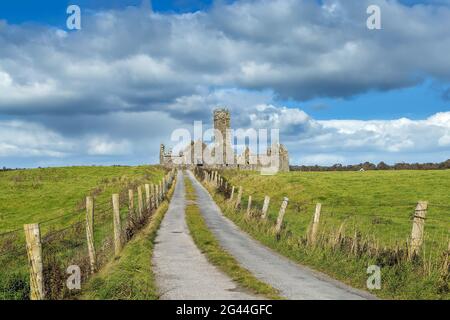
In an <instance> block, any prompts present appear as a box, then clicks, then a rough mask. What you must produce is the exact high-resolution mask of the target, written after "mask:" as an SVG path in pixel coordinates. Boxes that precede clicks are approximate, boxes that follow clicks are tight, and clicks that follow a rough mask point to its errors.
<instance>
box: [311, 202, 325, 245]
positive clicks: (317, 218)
mask: <svg viewBox="0 0 450 320" xmlns="http://www.w3.org/2000/svg"><path fill="white" fill-rule="evenodd" d="M321 210H322V204H321V203H318V204H316V211H315V212H314V218H313V224H312V228H311V236H310V240H311V244H315V243H316V240H317V232H318V231H319V222H320V212H321Z"/></svg>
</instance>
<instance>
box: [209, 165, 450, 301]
mask: <svg viewBox="0 0 450 320" xmlns="http://www.w3.org/2000/svg"><path fill="white" fill-rule="evenodd" d="M221 174H222V175H223V176H224V177H225V178H226V179H227V180H228V183H229V184H231V185H234V186H242V187H243V190H244V192H243V197H242V200H243V201H242V206H241V208H242V209H241V210H240V211H235V210H234V209H232V208H231V207H232V206H230V204H229V203H227V202H226V201H224V198H223V196H222V195H221V194H215V199H216V201H217V202H218V203H219V205H220V206H221V207H222V209H223V210H224V211H225V213H226V214H227V215H228V216H229V217H230V218H231V219H233V220H234V221H235V222H236V223H237V224H238V225H240V226H241V228H243V229H244V230H246V231H247V232H249V233H250V234H252V235H253V236H254V237H255V238H257V239H258V240H260V241H262V242H264V243H265V244H266V245H269V246H271V247H272V248H274V249H275V250H277V251H279V252H280V253H282V254H284V255H286V256H288V257H290V258H292V259H294V260H297V261H299V262H301V263H305V264H308V265H311V266H313V267H314V268H316V269H319V270H322V271H324V272H326V273H328V274H330V275H332V276H334V277H336V278H339V279H341V280H342V281H345V282H347V283H349V284H351V285H354V286H356V287H359V288H365V284H366V283H365V282H366V279H367V275H366V268H367V266H368V264H369V263H370V264H376V263H379V264H381V265H383V266H384V269H383V272H384V273H383V274H384V276H385V277H384V287H383V288H382V290H380V291H379V292H375V293H376V294H378V295H380V296H381V297H387V298H417V299H422V298H423V299H428V298H438V299H439V298H444V299H448V298H449V284H450V283H449V278H448V277H444V278H443V277H442V276H441V273H440V271H441V270H442V268H441V264H442V261H443V255H444V254H445V252H446V251H447V248H448V243H449V236H450V171H449V170H445V171H366V172H289V173H281V174H278V175H275V176H261V175H259V174H258V173H257V172H250V171H223V172H221ZM210 190H211V188H210ZM249 195H252V198H253V201H252V203H253V207H254V208H259V209H260V208H261V207H262V202H263V199H264V196H265V195H268V196H270V197H271V202H270V207H269V215H268V220H267V221H266V222H255V221H254V220H250V221H249V220H248V219H246V218H245V217H244V212H245V209H246V208H247V198H248V196H249ZM235 197H236V194H235ZM283 197H288V198H289V204H288V208H287V211H286V215H285V220H284V230H283V234H282V236H281V238H280V239H278V240H277V239H276V238H275V237H274V236H273V233H272V232H271V231H270V229H271V228H272V227H271V226H273V224H274V222H275V220H276V217H277V214H278V211H279V208H280V205H281V202H282V199H283ZM419 200H425V201H428V202H429V206H428V214H427V219H426V221H425V242H424V245H423V250H422V254H421V257H420V258H421V264H420V267H418V266H417V265H416V264H414V263H411V264H409V263H402V264H401V265H396V263H395V261H394V262H392V261H391V260H392V259H391V258H392V257H394V258H396V257H398V256H401V255H402V254H403V253H402V250H403V248H406V247H407V244H406V242H407V241H408V240H409V237H410V234H411V228H412V217H413V214H414V208H415V206H416V203H417V201H419ZM317 202H320V203H322V214H321V217H320V219H321V220H320V226H319V230H320V234H321V236H322V238H323V239H329V238H332V237H333V235H335V234H337V233H338V230H339V229H341V231H342V234H344V235H345V236H341V238H345V237H346V236H347V237H348V238H345V239H344V240H346V241H347V240H348V241H351V240H352V238H358V239H360V240H359V241H360V242H361V243H364V241H367V242H371V243H372V244H374V243H376V245H377V247H379V248H380V250H379V252H380V253H379V256H377V257H376V258H374V257H373V256H365V255H366V253H365V252H364V249H362V250H361V252H358V254H357V256H356V257H355V256H353V255H352V254H351V253H348V252H347V251H345V252H340V251H339V250H333V249H327V248H325V247H323V248H310V247H308V246H307V245H305V241H306V240H307V233H308V230H309V228H310V224H311V221H312V218H313V214H314V208H315V205H316V203H317Z"/></svg>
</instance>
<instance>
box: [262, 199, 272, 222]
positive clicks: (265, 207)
mask: <svg viewBox="0 0 450 320" xmlns="http://www.w3.org/2000/svg"><path fill="white" fill-rule="evenodd" d="M269 204H270V197H269V196H265V197H264V204H263V207H262V214H261V218H262V219H267V211H268V210H269Z"/></svg>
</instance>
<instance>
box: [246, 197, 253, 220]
mask: <svg viewBox="0 0 450 320" xmlns="http://www.w3.org/2000/svg"><path fill="white" fill-rule="evenodd" d="M251 211H252V196H248V204H247V213H246V215H247V218H250V213H251Z"/></svg>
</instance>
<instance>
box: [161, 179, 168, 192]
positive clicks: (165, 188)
mask: <svg viewBox="0 0 450 320" xmlns="http://www.w3.org/2000/svg"><path fill="white" fill-rule="evenodd" d="M162 183H163V195H165V194H166V192H167V184H166V177H163V182H162Z"/></svg>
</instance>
